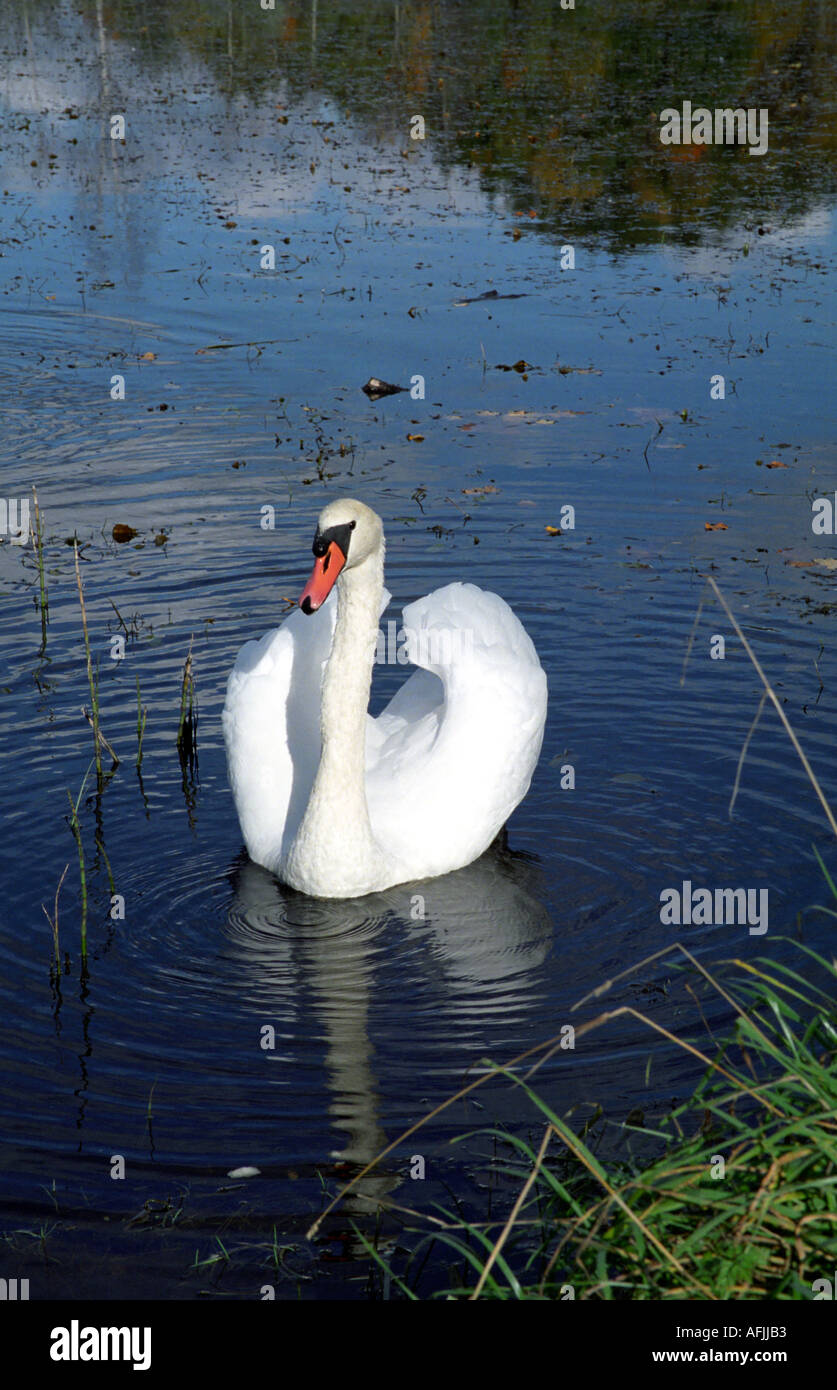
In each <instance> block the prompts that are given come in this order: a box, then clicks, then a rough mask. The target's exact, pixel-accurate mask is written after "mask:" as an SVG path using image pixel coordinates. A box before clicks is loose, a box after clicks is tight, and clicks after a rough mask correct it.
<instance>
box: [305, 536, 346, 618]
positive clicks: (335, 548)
mask: <svg viewBox="0 0 837 1390" xmlns="http://www.w3.org/2000/svg"><path fill="white" fill-rule="evenodd" d="M345 563H346V557H345V555H344V554H343V552H342V550H341V549H340V547H339V545H337V543H336V542H335V541H332V542H331V545H330V546H329V547H328V550H327V551H326V553H325V555H322V556H320V558H319V559H318V560H317V561H316V562H315V564H314V568H313V570H312V571H311V578H310V579H309V580H308V583H307V584H306V585H305V588H304V589H303V591H302V593H301V595H300V599H299V606H300V608H301V609H302V611H303V613H316V611H317V609H318V608H320V607H322V605H323V604H324V603H325V601H326V599H327V598H328V596H329V594H330V593H331V591H332V589H333V588H334V585H335V583H336V582H337V576H338V575H339V573H340V571H341V570H342V568H343V566H344V565H345Z"/></svg>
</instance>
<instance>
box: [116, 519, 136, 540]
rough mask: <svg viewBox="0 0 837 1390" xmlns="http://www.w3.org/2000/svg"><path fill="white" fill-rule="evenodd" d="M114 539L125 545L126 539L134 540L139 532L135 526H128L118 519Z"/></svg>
mask: <svg viewBox="0 0 837 1390" xmlns="http://www.w3.org/2000/svg"><path fill="white" fill-rule="evenodd" d="M111 534H112V536H113V539H114V540H115V541H116V542H117V543H118V544H119V545H124V544H125V541H132V540H133V539H134V536H136V535H137V532H136V531H135V530H134V528H133V526H126V525H125V524H124V522H122V521H117V523H116V525H115V526H114V528H113V531H112V533H111Z"/></svg>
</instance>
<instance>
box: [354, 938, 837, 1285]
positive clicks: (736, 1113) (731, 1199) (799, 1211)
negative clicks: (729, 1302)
mask: <svg viewBox="0 0 837 1390" xmlns="http://www.w3.org/2000/svg"><path fill="white" fill-rule="evenodd" d="M798 949H799V950H800V952H801V953H802V954H803V955H804V957H805V959H804V960H803V961H802V965H803V967H805V968H808V969H809V970H810V966H811V965H812V964H813V965H814V966H815V969H816V973H817V974H818V975H821V976H822V979H823V983H824V985H825V988H822V987H820V986H818V985H815V984H812V983H811V981H810V979H808V978H806V977H805V976H803V975H802V974H801V973H800V972H799V971H796V970H792V969H790V968H788V967H787V966H783V965H780V964H777V963H775V962H772V963H771V962H767V961H758V962H755V963H748V962H744V961H736V962H735V965H736V966H737V967H738V969H739V970H740V972H741V975H740V976H739V977H738V978H737V981H736V985H735V987H734V992H733V993H730V992H728V991H727V990H726V989H725V988H724V987H723V986H722V985H720V984H719V983H718V982H717V981H716V980H715V979H714V978H713V977H712V976H711V975H709V973H708V972H706V971H705V970H704V969H703V967H701V966H699V965H698V969H699V970H700V972H701V973H702V974H704V975H705V977H706V979H707V980H708V981H710V983H711V984H712V985H713V987H714V988H715V989H718V990H719V991H720V992H721V993H722V994H723V995H724V998H725V999H726V1000H727V1001H728V1002H729V1003H730V1004H731V1005H732V1006H733V1008H734V1009H735V1011H736V1014H737V1021H736V1027H735V1034H734V1036H733V1037H732V1038H730V1039H729V1040H727V1041H726V1042H725V1043H723V1044H722V1045H721V1046H720V1047H719V1048H718V1051H717V1054H716V1056H715V1057H713V1058H712V1059H705V1060H707V1061H708V1067H707V1071H706V1074H705V1075H704V1077H703V1080H702V1081H701V1082H700V1084H699V1085H698V1087H697V1089H696V1091H695V1092H694V1094H693V1095H692V1096H691V1097H690V1099H689V1100H688V1101H687V1102H685V1103H684V1104H682V1105H680V1106H678V1108H677V1109H676V1110H674V1111H672V1112H671V1114H670V1115H668V1116H667V1117H666V1118H665V1119H664V1120H663V1121H662V1122H661V1124H660V1126H659V1128H656V1129H653V1130H651V1129H644V1128H642V1127H641V1122H640V1124H639V1125H637V1126H626V1133H630V1134H634V1135H642V1136H644V1138H643V1141H642V1142H643V1144H644V1145H645V1146H646V1156H645V1158H644V1160H642V1161H641V1162H639V1161H637V1160H636V1159H635V1158H631V1159H629V1160H625V1159H622V1158H620V1159H618V1160H615V1161H610V1162H607V1163H606V1162H602V1161H601V1160H600V1159H599V1158H598V1157H597V1156H596V1153H595V1152H594V1142H595V1141H594V1140H593V1138H592V1136H591V1135H590V1130H591V1128H592V1126H590V1125H588V1126H587V1128H586V1129H585V1131H584V1132H582V1133H581V1134H576V1133H575V1131H574V1130H573V1129H572V1128H571V1127H570V1125H569V1124H568V1123H567V1122H566V1120H564V1119H563V1118H561V1116H559V1115H557V1114H556V1113H555V1112H554V1111H553V1110H552V1109H551V1108H550V1106H549V1105H548V1104H547V1102H546V1101H545V1100H544V1099H543V1098H542V1097H541V1096H540V1095H539V1094H538V1091H537V1089H536V1087H535V1086H534V1085H533V1084H532V1083H531V1081H530V1079H529V1077H530V1076H531V1071H533V1070H535V1068H532V1069H531V1070H530V1071H529V1072H528V1073H521V1071H520V1070H519V1069H517V1068H515V1069H514V1070H512V1069H511V1068H510V1067H508V1068H507V1067H495V1068H493V1069H492V1071H491V1073H489V1075H493V1076H506V1077H507V1078H508V1079H509V1080H510V1081H511V1083H512V1084H513V1085H515V1086H517V1087H519V1088H520V1089H521V1090H522V1091H523V1092H524V1093H525V1095H526V1097H527V1099H528V1101H529V1103H530V1104H531V1106H532V1108H533V1113H534V1115H536V1116H537V1117H538V1118H539V1119H540V1121H541V1122H543V1129H542V1132H541V1135H540V1143H539V1144H538V1141H537V1139H536V1140H535V1142H534V1143H532V1142H527V1141H526V1140H524V1139H522V1138H520V1137H519V1135H511V1134H508V1133H506V1132H505V1131H503V1130H498V1129H490V1130H488V1131H484V1133H487V1134H488V1135H489V1136H490V1138H491V1139H492V1141H493V1142H494V1143H495V1145H496V1146H497V1148H498V1156H496V1157H495V1159H494V1167H495V1170H496V1172H497V1174H498V1175H500V1176H502V1177H504V1178H505V1179H506V1182H507V1183H508V1181H509V1180H511V1182H512V1183H513V1184H514V1185H515V1187H516V1189H517V1195H516V1199H515V1200H514V1201H513V1202H511V1203H510V1207H509V1209H508V1211H504V1213H503V1215H502V1216H501V1217H500V1218H499V1219H498V1217H497V1216H496V1214H494V1215H493V1216H492V1217H491V1218H490V1219H488V1220H486V1221H472V1220H465V1219H463V1218H462V1217H460V1216H458V1215H456V1214H455V1213H451V1212H448V1211H444V1210H442V1209H438V1210H437V1212H436V1213H435V1214H430V1215H428V1216H427V1217H426V1221H425V1225H424V1227H423V1228H422V1227H421V1226H416V1225H415V1224H412V1225H410V1224H407V1225H406V1226H405V1228H404V1230H403V1231H402V1233H401V1234H400V1236H399V1237H398V1240H397V1245H398V1248H399V1251H400V1252H403V1253H401V1254H399V1257H398V1260H397V1264H398V1266H399V1267H398V1268H396V1261H395V1260H394V1258H393V1257H392V1255H391V1254H384V1253H382V1249H386V1250H388V1251H392V1249H393V1241H392V1235H391V1228H390V1232H389V1238H388V1239H387V1240H386V1241H384V1240H383V1239H379V1238H376V1240H375V1241H374V1242H372V1241H370V1240H369V1239H368V1238H367V1237H366V1236H364V1235H363V1234H362V1233H361V1232H360V1231H359V1230H358V1235H359V1237H360V1239H361V1241H362V1242H363V1244H364V1245H365V1247H366V1249H367V1252H368V1253H369V1255H370V1257H371V1258H372V1259H373V1260H374V1261H375V1264H376V1266H377V1267H378V1268H379V1270H380V1271H382V1273H383V1278H384V1287H385V1288H386V1289H387V1291H391V1290H393V1289H394V1288H397V1289H398V1290H400V1292H401V1293H402V1294H403V1295H404V1296H406V1297H408V1298H417V1297H423V1296H425V1294H424V1293H423V1288H426V1287H427V1280H426V1275H427V1273H428V1271H435V1273H434V1277H433V1278H432V1280H431V1283H432V1286H433V1287H432V1292H431V1296H435V1297H439V1296H443V1297H459V1298H471V1299H473V1298H499V1299H508V1298H512V1299H515V1298H516V1299H532V1298H534V1299H572V1298H576V1299H582V1298H584V1299H654V1300H662V1299H728V1298H729V1299H805V1298H808V1299H813V1298H820V1297H833V1296H834V1293H835V1292H837V1291H835V1290H834V1289H833V1288H832V1285H831V1281H832V1280H833V1279H834V1271H835V1268H837V1068H836V1067H835V1054H836V1053H837V1006H835V991H834V989H833V985H834V983H835V974H837V970H835V965H834V963H829V962H828V961H826V960H824V959H823V958H822V957H821V956H818V955H816V953H814V952H813V951H810V950H808V949H807V948H805V947H802V946H800V947H798ZM687 954H688V953H687ZM692 959H694V958H692ZM695 964H697V962H695ZM622 1012H626V1011H624V1010H616V1011H614V1012H613V1013H609V1014H605V1015H600V1016H599V1017H598V1018H597V1019H595V1020H593V1021H592V1025H590V1026H593V1027H597V1026H601V1025H602V1024H603V1023H605V1022H607V1021H608V1020H609V1019H611V1018H613V1017H614V1016H615V1015H616V1014H617V1013H622ZM627 1012H631V1013H633V1012H634V1011H633V1010H628V1011H627ZM646 1022H650V1020H647V1019H646ZM587 1026H588V1025H582V1027H583V1028H584V1030H585V1031H586V1028H587ZM654 1026H655V1025H653V1024H652V1027H654ZM581 1031H582V1030H581V1029H579V1032H581ZM668 1036H669V1037H671V1036H673V1035H671V1034H669V1035H668ZM675 1041H677V1042H678V1043H679V1045H680V1046H683V1047H685V1048H686V1049H687V1050H689V1051H690V1052H692V1053H695V1052H697V1049H696V1048H695V1047H694V1045H693V1044H691V1043H688V1042H686V1041H684V1040H682V1039H676V1040H675ZM697 1055H699V1056H700V1055H702V1054H700V1053H697ZM536 1066H537V1063H536ZM649 1144H650V1145H653V1146H654V1148H655V1150H656V1153H655V1155H654V1156H652V1157H651V1159H650V1161H649V1160H648V1150H647V1146H648V1145H649ZM412 1215H413V1216H415V1212H413V1213H412ZM451 1256H453V1259H451ZM442 1271H443V1272H444V1275H445V1276H446V1277H444V1278H441V1279H440V1273H441V1272H442ZM440 1282H441V1283H442V1284H443V1285H444V1286H443V1287H442V1288H440V1287H439V1285H440Z"/></svg>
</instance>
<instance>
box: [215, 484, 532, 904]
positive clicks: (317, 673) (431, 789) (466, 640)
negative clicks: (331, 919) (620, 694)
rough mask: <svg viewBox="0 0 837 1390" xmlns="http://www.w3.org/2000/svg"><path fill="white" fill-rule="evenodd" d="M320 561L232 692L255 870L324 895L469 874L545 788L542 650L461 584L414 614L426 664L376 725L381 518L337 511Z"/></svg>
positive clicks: (243, 810)
mask: <svg viewBox="0 0 837 1390" xmlns="http://www.w3.org/2000/svg"><path fill="white" fill-rule="evenodd" d="M313 551H314V555H315V556H316V557H317V558H316V562H315V565H314V570H313V573H312V575H311V578H310V579H309V581H308V584H307V585H306V587H305V589H304V591H303V593H302V596H301V598H300V600H299V603H300V607H299V609H297V610H296V611H295V612H293V613H292V614H291V615H290V616H289V617H288V618H287V619H286V621H285V622H284V623H283V624H282V626H281V627H279V628H275V629H274V630H273V631H272V632H268V633H267V634H266V635H265V636H264V637H262V638H261V640H260V641H258V642H247V643H246V644H245V645H244V646H243V647H242V649H241V651H240V652H239V655H238V659H237V661H236V663H235V666H234V667H233V669H232V672H231V673H230V677H229V681H228V683H227V698H226V703H225V706H224V712H223V716H222V719H223V726H224V739H225V742H226V747H227V766H228V770H229V778H230V785H231V787H232V792H233V797H234V800H235V806H236V810H237V812H238V819H239V821H240V824H241V830H242V834H243V836H244V841H245V844H246V846H247V850H248V853H249V855H250V858H251V859H253V860H255V862H256V863H257V864H262V865H264V867H265V868H266V869H269V870H271V872H272V873H274V874H276V875H277V877H278V878H280V879H282V880H283V881H284V882H285V883H288V884H290V885H291V887H292V888H297V889H299V890H300V891H301V892H304V893H308V894H310V895H312V896H313V897H320V898H352V897H360V896H362V895H363V894H365V893H373V892H377V891H379V890H381V889H383V888H389V887H391V886H392V885H394V884H397V883H406V882H409V881H410V880H412V879H421V878H431V877H435V876H436V875H437V874H445V873H448V872H450V871H451V870H453V869H460V868H462V867H463V866H464V865H465V864H470V863H471V862H472V860H474V859H476V858H477V857H478V856H479V855H480V854H482V853H483V851H484V850H485V849H487V848H488V846H489V845H490V844H491V841H492V840H493V839H494V837H495V835H496V834H497V832H498V831H499V830H500V829H501V828H502V826H503V824H504V823H505V821H506V819H507V817H508V816H509V815H510V814H511V812H512V811H513V810H514V808H515V806H517V804H518V802H519V801H521V800H522V798H523V797H524V796H525V795H526V792H527V790H528V787H529V782H530V780H531V777H532V773H533V771H534V769H535V764H536V763H537V760H538V755H539V753H540V748H541V741H542V738H543V727H544V721H545V719H546V676H545V675H544V673H543V670H542V668H541V664H540V662H539V661H538V656H537V653H536V651H535V648H534V646H533V645H532V642H531V640H530V638H529V637H528V636H527V634H526V632H525V631H524V629H523V627H522V625H521V623H520V622H519V621H518V619H517V618H516V617H515V615H514V613H513V612H512V611H511V609H510V608H509V606H508V604H507V603H505V602H504V600H503V599H501V598H499V597H498V595H497V594H491V593H486V592H485V591H484V590H482V589H478V588H477V587H476V585H474V584H448V585H446V586H445V588H443V589H437V590H436V591H435V592H434V593H432V594H428V595H427V596H426V597H425V598H422V599H418V600H417V601H416V602H415V603H411V604H409V605H408V607H406V608H405V609H404V638H405V646H406V651H407V654H408V656H409V659H410V661H411V662H412V663H413V664H414V665H416V666H418V667H420V668H422V669H419V670H417V671H415V672H414V673H413V674H412V675H411V676H410V677H409V679H408V680H407V681H405V683H404V685H403V686H402V687H401V689H400V690H399V691H398V693H397V694H396V695H395V696H394V698H393V699H392V700H390V702H389V704H388V705H387V706H386V708H385V709H384V710H383V711H382V713H381V714H379V715H378V717H377V719H372V718H371V717H370V715H369V714H368V712H367V711H368V704H369V690H370V686H371V682H372V665H373V661H374V658H375V652H376V642H377V641H378V638H379V633H378V620H379V618H380V615H381V613H382V612H383V609H384V608H385V607H386V605H387V603H388V602H389V595H388V594H387V592H386V590H385V589H384V532H383V525H382V523H381V518H380V517H379V516H377V515H376V513H375V512H373V511H371V510H370V508H369V507H366V506H364V504H363V503H362V502H356V501H354V500H353V499H342V500H340V501H338V502H332V503H330V504H329V505H328V506H327V507H326V508H325V509H324V511H323V512H322V513H321V514H320V518H319V523H318V526H317V533H316V536H315V538H314V545H313ZM335 582H336V583H337V603H336V605H335V603H334V602H333V601H332V602H331V603H329V604H325V599H326V598H327V597H328V594H329V593H330V591H331V589H332V588H333V586H334V584H335ZM322 605H324V606H322Z"/></svg>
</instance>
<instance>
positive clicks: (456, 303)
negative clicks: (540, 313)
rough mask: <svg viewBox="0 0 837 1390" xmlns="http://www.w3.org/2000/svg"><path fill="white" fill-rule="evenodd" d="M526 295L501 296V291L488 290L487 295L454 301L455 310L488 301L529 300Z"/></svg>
mask: <svg viewBox="0 0 837 1390" xmlns="http://www.w3.org/2000/svg"><path fill="white" fill-rule="evenodd" d="M527 298H528V296H527V295H525V294H500V291H499V290H486V291H485V294H477V295H474V297H473V299H455V300H454V301H453V304H454V308H455V309H461V308H462V306H463V305H464V304H483V303H484V302H485V300H486V299H527Z"/></svg>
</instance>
